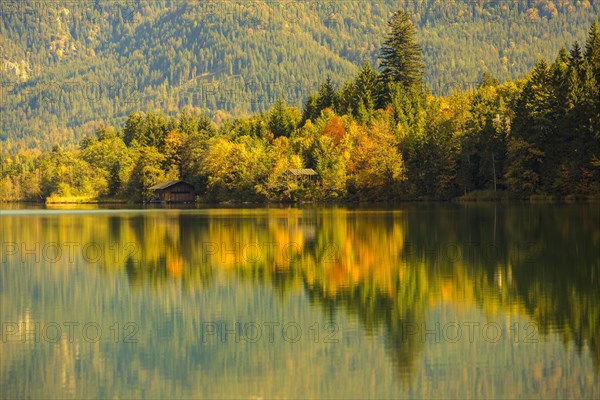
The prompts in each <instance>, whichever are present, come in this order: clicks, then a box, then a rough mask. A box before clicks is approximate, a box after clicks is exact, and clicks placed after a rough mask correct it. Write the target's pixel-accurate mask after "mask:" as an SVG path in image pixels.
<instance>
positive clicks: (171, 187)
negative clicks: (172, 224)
mask: <svg viewBox="0 0 600 400" xmlns="http://www.w3.org/2000/svg"><path fill="white" fill-rule="evenodd" d="M150 191H151V192H152V200H151V202H152V203H194V202H195V201H196V192H195V191H194V186H192V185H191V184H189V183H187V182H185V181H167V182H162V183H159V184H157V185H154V186H152V187H151V188H150Z"/></svg>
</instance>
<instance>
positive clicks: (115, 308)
mask: <svg viewBox="0 0 600 400" xmlns="http://www.w3.org/2000/svg"><path fill="white" fill-rule="evenodd" d="M0 234H1V238H2V239H1V241H2V254H1V257H2V265H1V269H0V311H1V313H0V315H1V317H0V319H1V321H0V323H1V337H0V339H1V340H0V397H2V398H7V397H10V398H15V397H19V398H29V397H33V398H84V397H85V398H90V397H102V398H117V397H119V398H148V397H150V398H187V397H193V398H257V399H258V398H307V397H309V398H366V397H375V398H398V397H407V398H430V397H435V398H507V399H510V398H544V399H549V398H565V397H569V398H572V397H575V398H599V397H600V378H599V376H600V207H599V206H598V204H584V205H581V204H579V205H529V204H527V205H523V204H521V205H518V204H514V205H508V204H506V205H505V204H497V205H493V204H492V205H458V204H415V205H406V206H400V207H399V208H397V209H351V208H304V209H296V208H256V209H197V210H169V209H162V210H156V209H154V210H110V209H89V210H77V211H75V210H68V209H43V210H39V209H13V210H3V211H2V212H1V214H0Z"/></svg>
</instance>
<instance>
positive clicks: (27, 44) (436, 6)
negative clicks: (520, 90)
mask: <svg viewBox="0 0 600 400" xmlns="http://www.w3.org/2000/svg"><path fill="white" fill-rule="evenodd" d="M0 4H1V7H2V9H1V12H2V18H1V21H0V67H1V68H0V70H1V71H0V83H1V89H2V93H1V99H0V101H1V103H0V112H1V114H2V118H1V125H0V128H1V133H0V140H1V143H2V146H3V149H4V150H9V151H10V150H13V149H16V148H18V147H22V146H27V147H30V148H32V147H35V148H42V149H48V148H50V147H51V146H52V145H54V144H56V143H61V144H66V143H75V142H76V141H77V140H78V139H79V138H80V137H81V136H82V135H84V134H89V133H91V132H93V131H94V129H95V127H96V126H97V124H98V123H99V122H106V123H109V124H122V123H123V122H124V120H125V119H126V118H127V116H128V115H129V114H130V113H131V112H134V111H139V110H142V111H147V110H157V111H161V112H166V113H174V112H176V111H177V110H180V109H181V108H183V107H191V108H192V109H195V110H197V112H203V113H207V114H208V115H210V116H211V117H212V118H213V119H215V120H217V121H219V120H221V119H222V118H223V117H226V116H228V115H236V116H237V115H243V114H248V113H251V112H257V111H258V112H260V111H264V110H267V109H269V108H270V107H271V106H272V105H273V104H274V103H275V101H276V100H277V99H278V98H279V97H282V98H283V99H284V100H285V101H286V102H287V104H290V105H295V106H301V105H302V103H303V102H304V101H305V100H306V98H307V96H308V95H309V94H310V93H312V92H314V91H315V90H317V89H318V87H319V84H320V83H321V82H323V81H324V80H325V78H326V76H327V75H330V76H331V78H332V81H333V82H334V83H335V84H341V83H342V82H343V81H345V80H346V79H348V78H349V77H350V76H352V75H354V74H355V73H356V72H357V71H358V69H359V67H360V66H361V65H362V64H363V63H364V62H365V61H370V62H372V63H373V64H376V57H377V54H378V51H379V48H380V47H381V43H382V41H383V38H384V36H385V33H386V29H387V28H386V26H387V25H386V21H387V19H388V18H389V16H390V15H391V13H392V12H393V11H395V10H396V9H398V8H403V9H405V10H406V11H407V12H409V13H410V15H411V18H412V20H413V22H414V23H415V25H416V26H417V28H418V32H419V33H418V36H419V42H420V43H421V44H422V46H423V57H424V61H425V64H426V75H425V81H426V83H427V85H428V87H429V88H430V90H431V91H432V92H433V93H434V94H439V95H445V94H448V92H450V91H451V90H452V89H453V88H455V87H458V88H468V87H472V86H473V85H474V84H475V82H478V81H479V78H480V76H481V73H482V72H483V71H488V72H490V73H491V74H492V75H493V76H496V77H497V78H498V79H499V80H500V81H504V80H508V79H515V78H521V77H523V76H524V75H525V74H526V73H527V71H529V70H530V69H531V68H532V67H533V65H534V64H535V62H536V60H537V59H538V58H540V57H542V58H546V59H551V58H553V57H554V56H555V55H556V53H557V52H558V50H559V49H560V47H561V46H565V45H566V46H570V44H572V43H573V42H574V41H576V40H580V41H581V40H583V39H584V38H585V35H586V31H587V29H588V28H589V26H590V23H591V22H592V21H593V20H594V19H597V18H598V15H599V7H600V4H598V2H594V0H583V1H580V0H554V1H550V0H516V1H486V0H483V1H478V2H473V1H464V0H457V1H455V2H453V1H439V0H422V1H416V0H413V1H391V0H367V1H363V0H361V1H288V0H275V1H259V0H255V1H247V0H243V1H242V0H239V1H210V0H208V1H201V0H189V1H183V0H178V1H169V0H158V1H155V0H116V1H110V0H95V1H91V0H88V1H85V0H84V1H58V2H50V1H48V2H45V1H32V0H25V1H8V0H5V1H2V2H1V3H0Z"/></svg>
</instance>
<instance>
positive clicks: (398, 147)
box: [0, 11, 600, 201]
mask: <svg viewBox="0 0 600 400" xmlns="http://www.w3.org/2000/svg"><path fill="white" fill-rule="evenodd" d="M390 28H391V29H390V32H389V34H388V38H387V41H385V43H384V44H383V47H382V49H381V65H380V66H379V67H380V69H381V71H382V72H381V73H378V72H377V71H376V70H375V68H374V67H372V65H371V63H370V62H368V61H367V62H365V63H364V64H363V67H362V69H361V70H360V71H358V72H357V73H356V74H355V75H354V76H351V77H350V78H349V79H348V80H346V81H345V82H343V83H342V84H341V85H339V86H338V85H337V84H336V83H334V79H333V78H332V77H330V76H328V77H327V78H326V79H325V81H324V82H322V83H321V84H320V87H319V90H318V91H317V92H315V93H313V94H311V95H310V96H309V97H308V100H307V102H306V103H305V106H304V109H303V112H302V113H301V112H300V110H299V109H298V107H294V106H288V105H286V100H284V99H283V98H282V97H279V99H278V100H277V102H276V103H275V105H274V106H273V107H272V108H271V109H266V110H265V111H264V112H260V113H256V114H253V115H250V116H245V117H238V118H234V117H231V116H227V114H223V113H221V114H219V115H218V116H219V119H221V120H220V123H219V124H218V125H217V124H215V123H214V122H212V121H211V119H210V117H209V115H208V114H207V113H204V112H202V111H201V110H200V109H198V108H195V107H184V108H183V111H181V112H177V113H173V112H170V113H163V112H159V111H149V112H138V111H136V112H131V113H129V116H128V117H127V118H126V119H125V120H124V121H122V123H121V124H120V125H116V126H121V127H122V130H120V129H119V128H114V127H113V125H109V124H105V123H99V124H92V125H90V126H88V128H90V129H91V128H93V129H94V134H93V135H88V136H86V137H84V138H83V139H82V140H81V141H80V145H79V147H78V148H76V149H70V150H69V149H67V150H62V149H61V147H60V146H55V148H54V150H52V151H51V152H46V153H41V154H40V152H39V151H31V150H21V151H18V152H16V153H15V152H7V154H6V156H5V157H2V160H1V167H2V169H1V170H0V200H11V201H12V200H33V199H43V198H56V197H77V196H86V197H90V198H101V199H102V198H124V199H129V200H132V201H144V200H148V199H149V197H150V195H151V193H150V192H149V188H150V187H151V186H153V185H155V184H157V183H159V182H160V181H163V180H167V179H183V180H186V181H188V182H190V183H192V184H193V185H194V186H195V188H196V190H197V192H198V194H200V195H201V197H202V198H203V199H204V200H206V201H229V200H234V201H304V200H310V201H319V200H322V201H331V200H336V201H343V200H358V201H401V200H409V199H450V198H454V197H456V196H459V195H468V194H469V193H470V192H477V191H490V192H491V191H493V192H494V193H498V192H501V191H503V190H508V192H509V193H511V194H513V195H516V196H519V197H527V196H532V195H541V196H554V195H557V196H568V195H578V196H579V195H580V196H587V195H598V194H600V162H599V161H598V160H600V127H599V125H598V121H599V120H600V94H599V93H600V89H599V88H600V84H599V81H598V74H597V72H598V57H597V55H598V52H599V50H598V46H599V43H600V39H598V37H599V34H598V28H597V25H596V24H593V25H592V27H591V29H590V30H589V35H588V38H587V40H586V48H585V50H583V49H582V48H581V46H579V44H578V43H577V42H575V43H574V44H573V46H572V49H571V51H567V50H566V49H565V48H564V47H563V48H562V49H561V50H560V51H559V53H558V57H557V58H556V59H555V61H554V62H553V63H552V64H548V63H547V62H546V61H544V60H543V59H540V60H539V61H538V62H537V63H536V64H535V66H534V68H533V69H532V71H531V72H530V73H529V74H528V75H527V76H526V77H525V78H524V79H523V80H521V81H516V82H512V81H508V82H504V83H500V80H499V79H497V78H495V77H494V76H493V75H492V74H491V73H490V72H489V71H488V69H487V68H482V70H481V71H483V72H481V73H479V75H480V79H479V80H480V84H479V85H478V87H477V88H476V89H474V90H467V91H455V92H454V93H452V94H451V95H450V96H448V97H442V96H435V95H432V94H431V93H429V92H428V90H427V89H426V87H425V86H424V85H423V76H422V72H421V67H422V64H421V62H422V59H421V57H420V50H419V49H420V47H419V44H418V43H417V42H416V34H415V25H414V23H413V22H412V21H411V20H410V19H409V18H408V16H407V15H406V14H405V13H403V12H402V11H399V12H397V13H395V14H393V16H392V18H391V20H390ZM425 29H426V28H425ZM162 87H163V88H165V90H166V86H165V85H163V86H162ZM382 99H383V100H382ZM174 110H175V109H173V110H171V111H174ZM296 168H312V169H314V170H315V171H316V172H317V176H316V177H314V178H311V179H310V180H308V179H295V178H294V179H290V178H289V176H290V175H289V169H296Z"/></svg>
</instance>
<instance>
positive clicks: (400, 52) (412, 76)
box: [379, 10, 425, 103]
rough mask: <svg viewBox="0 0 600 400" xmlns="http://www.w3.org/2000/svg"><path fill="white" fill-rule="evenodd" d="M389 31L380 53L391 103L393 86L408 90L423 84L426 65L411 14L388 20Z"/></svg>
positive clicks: (385, 94)
mask: <svg viewBox="0 0 600 400" xmlns="http://www.w3.org/2000/svg"><path fill="white" fill-rule="evenodd" d="M388 27H389V32H388V35H387V38H386V39H385V41H384V42H383V45H382V47H381V50H380V54H379V60H380V69H381V78H382V82H383V84H384V85H385V86H384V87H383V88H382V90H383V92H382V94H383V99H381V100H380V103H387V102H388V101H389V100H390V97H389V94H390V92H389V87H390V86H389V84H390V83H392V82H393V83H398V84H400V85H401V86H403V87H404V88H405V89H409V88H410V87H412V86H420V85H422V84H423V74H424V70H425V63H424V62H423V54H422V48H421V46H420V45H419V44H418V43H417V40H416V34H417V29H416V28H415V26H414V25H413V23H412V21H411V20H410V16H409V14H408V13H406V12H404V11H403V10H398V11H396V12H395V13H394V15H393V16H392V18H391V19H390V20H389V21H388Z"/></svg>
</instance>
